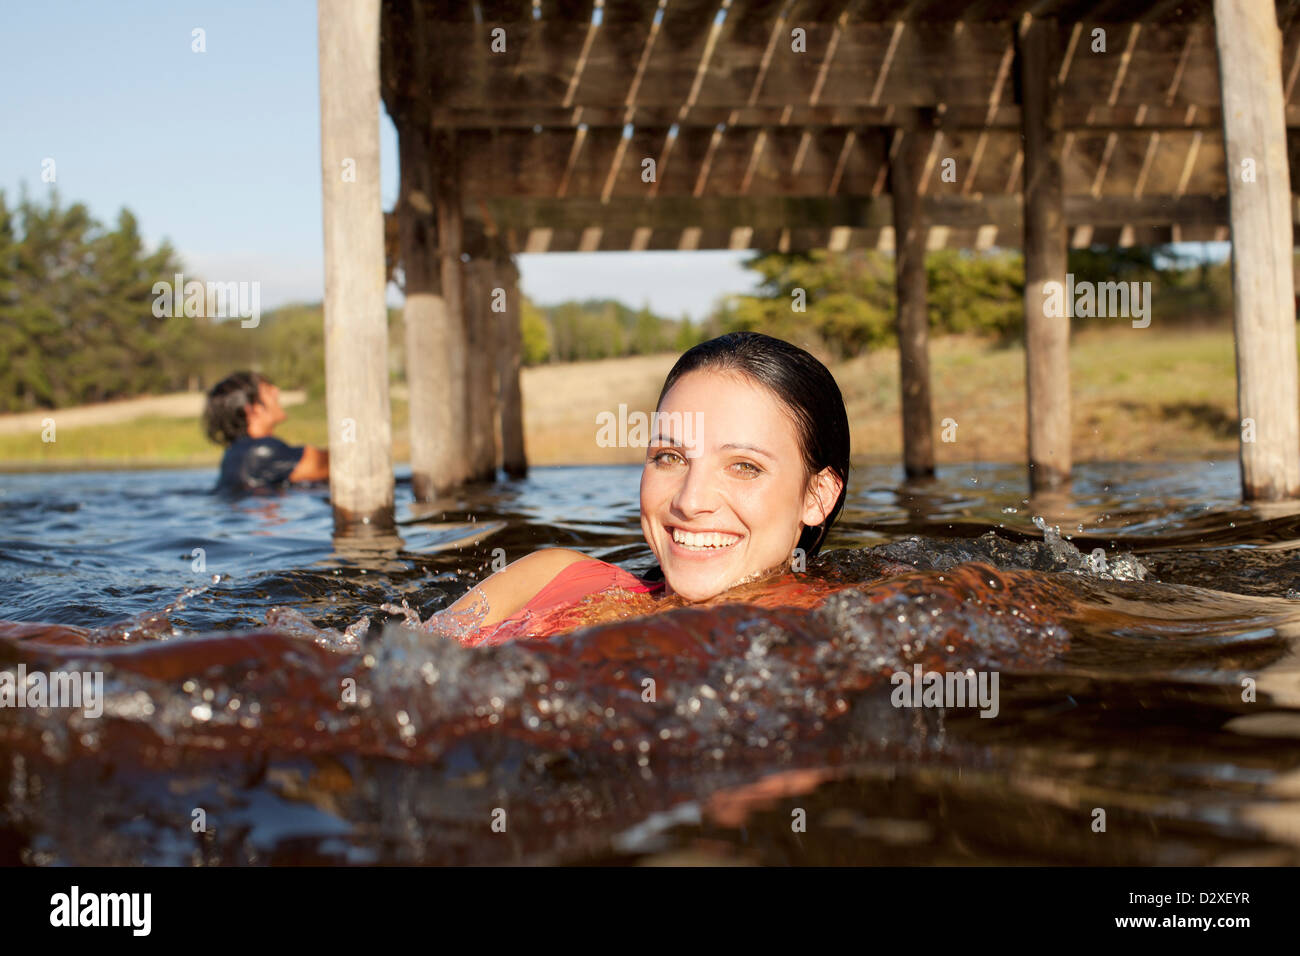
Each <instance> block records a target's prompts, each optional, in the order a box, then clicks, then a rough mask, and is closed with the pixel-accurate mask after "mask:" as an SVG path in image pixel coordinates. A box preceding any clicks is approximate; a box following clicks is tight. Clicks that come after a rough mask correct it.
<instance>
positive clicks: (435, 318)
mask: <svg viewBox="0 0 1300 956" xmlns="http://www.w3.org/2000/svg"><path fill="white" fill-rule="evenodd" d="M430 132H431V131H430V130H429V128H428V126H427V125H425V124H423V123H421V122H419V120H418V119H417V120H415V121H411V120H410V119H408V118H405V117H400V118H399V121H398V129H397V137H398V152H399V153H400V156H401V175H402V180H401V195H400V199H399V201H398V206H397V215H398V227H399V236H400V238H401V250H402V251H401V255H402V271H403V273H404V275H405V283H406V284H405V290H404V291H405V294H406V303H405V306H404V308H403V324H404V325H405V327H406V385H407V392H408V399H407V402H408V409H409V416H408V421H409V428H410V435H411V492H412V494H413V495H414V497H415V500H416V501H431V500H433V499H434V498H435V497H437V495H438V494H439V492H441V491H445V490H446V489H447V488H449V487H450V482H449V480H448V479H447V477H446V475H447V470H448V466H447V464H446V462H444V461H443V460H442V458H441V457H440V456H442V455H444V454H445V453H446V452H447V448H448V436H449V435H451V434H452V432H453V430H454V429H453V422H452V419H451V413H452V409H453V407H454V405H455V403H454V402H453V401H452V396H451V391H450V384H449V383H450V377H451V369H450V368H449V367H448V363H449V361H450V359H449V356H448V354H447V351H446V349H445V348H443V347H442V342H443V340H444V339H445V337H446V324H447V306H446V303H445V302H444V301H443V297H442V271H441V262H440V260H439V258H438V248H437V237H436V232H437V222H436V220H435V217H434V207H433V185H432V178H433V177H432V167H431V165H430V163H431V159H430V148H431V147H430Z"/></svg>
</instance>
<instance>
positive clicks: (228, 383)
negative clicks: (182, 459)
mask: <svg viewBox="0 0 1300 956" xmlns="http://www.w3.org/2000/svg"><path fill="white" fill-rule="evenodd" d="M265 381H266V379H265V378H263V377H262V376H261V375H258V374H257V373H256V372H233V373H231V374H230V375H227V376H226V377H225V378H223V379H222V380H221V381H219V382H218V383H217V384H216V385H213V386H212V389H211V390H210V391H209V392H208V402H207V405H205V406H204V408H203V430H204V431H205V432H207V435H208V437H209V438H211V439H212V440H213V441H214V442H216V443H217V444H218V445H233V444H234V443H235V442H237V441H239V439H241V438H243V437H244V436H245V435H247V434H248V415H247V413H246V412H245V411H244V406H245V405H256V404H257V403H258V402H260V401H261V400H262V398H261V395H260V393H259V391H258V389H259V387H260V386H261V385H262V383H263V382H265Z"/></svg>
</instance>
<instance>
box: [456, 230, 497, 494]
mask: <svg viewBox="0 0 1300 956" xmlns="http://www.w3.org/2000/svg"><path fill="white" fill-rule="evenodd" d="M465 278H466V281H465V298H464V302H465V339H466V346H467V348H468V362H467V364H466V380H465V387H466V389H467V396H466V407H467V409H468V413H469V478H470V480H472V481H491V480H493V479H494V478H495V477H496V460H497V455H496V408H497V402H496V351H495V348H496V324H497V323H496V322H495V321H494V318H495V316H494V313H493V312H492V298H493V289H494V285H495V284H494V282H493V267H492V260H491V259H490V258H488V257H486V256H483V255H479V256H477V257H476V258H474V259H472V260H471V261H470V262H468V263H466V265H465Z"/></svg>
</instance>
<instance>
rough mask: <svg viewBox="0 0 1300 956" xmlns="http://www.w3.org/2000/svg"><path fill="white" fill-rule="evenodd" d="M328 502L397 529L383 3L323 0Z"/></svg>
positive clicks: (353, 517)
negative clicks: (387, 289) (383, 143)
mask: <svg viewBox="0 0 1300 956" xmlns="http://www.w3.org/2000/svg"><path fill="white" fill-rule="evenodd" d="M317 11H318V14H317V16H318V41H319V56H320V113H321V189H322V200H323V205H324V227H325V229H324V232H325V378H326V405H327V408H328V417H329V434H330V442H329V451H330V500H331V502H332V504H333V507H334V525H335V530H336V531H338V532H344V531H351V530H354V529H355V528H356V527H358V526H362V525H368V526H371V527H372V528H375V529H376V530H380V531H389V530H391V529H392V527H393V442H392V421H391V417H390V410H389V398H388V313H387V306H386V304H385V301H384V286H385V280H386V271H385V267H384V211H383V206H382V204H381V201H380V197H379V0H320V2H319V4H318V7H317Z"/></svg>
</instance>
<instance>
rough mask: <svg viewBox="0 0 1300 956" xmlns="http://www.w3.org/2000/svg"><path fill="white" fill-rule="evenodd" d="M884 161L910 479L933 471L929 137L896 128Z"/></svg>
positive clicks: (905, 464) (906, 463)
mask: <svg viewBox="0 0 1300 956" xmlns="http://www.w3.org/2000/svg"><path fill="white" fill-rule="evenodd" d="M899 136H900V137H901V141H900V142H899V144H898V148H897V149H895V150H894V152H893V154H892V155H891V156H890V160H889V184H890V185H889V191H890V194H891V196H892V197H893V214H894V215H893V220H894V277H895V288H896V290H897V296H898V312H897V327H898V358H899V372H900V384H901V388H902V411H903V468H904V471H905V472H906V474H907V477H908V479H909V480H911V479H916V478H928V477H932V476H933V475H934V435H933V434H932V429H931V424H932V418H931V416H932V409H931V400H930V338H929V323H930V319H929V314H928V312H927V308H926V282H925V240H926V233H927V229H926V224H925V219H924V213H923V210H922V207H921V201H920V199H921V197H920V195H919V186H920V170H921V165H922V164H923V163H924V162H925V155H926V152H927V150H928V148H929V144H930V139H931V137H930V136H928V135H926V134H925V133H924V132H922V131H921V130H916V129H909V130H901V131H900V133H899Z"/></svg>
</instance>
